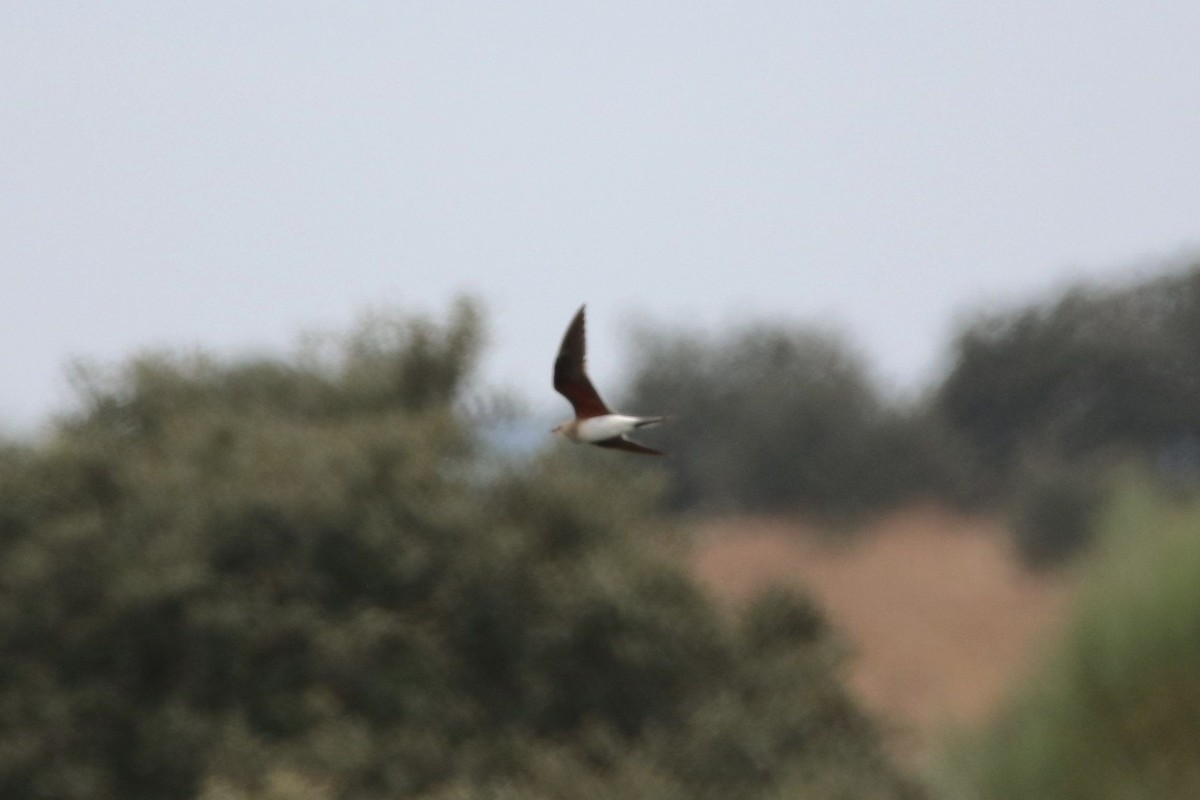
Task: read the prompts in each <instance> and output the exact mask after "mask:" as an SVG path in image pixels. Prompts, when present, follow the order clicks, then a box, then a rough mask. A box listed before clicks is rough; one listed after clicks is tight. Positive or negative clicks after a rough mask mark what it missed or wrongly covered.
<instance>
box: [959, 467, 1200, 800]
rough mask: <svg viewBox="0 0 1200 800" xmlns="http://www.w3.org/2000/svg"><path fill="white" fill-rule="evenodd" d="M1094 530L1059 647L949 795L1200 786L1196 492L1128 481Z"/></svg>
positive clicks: (964, 763)
mask: <svg viewBox="0 0 1200 800" xmlns="http://www.w3.org/2000/svg"><path fill="white" fill-rule="evenodd" d="M1100 541H1101V548H1100V552H1099V553H1098V554H1097V556H1096V558H1095V560H1094V561H1092V562H1091V564H1090V566H1089V568H1088V571H1087V574H1086V575H1085V576H1084V587H1085V588H1084V590H1083V593H1082V596H1081V597H1080V598H1079V603H1078V607H1077V608H1076V609H1075V612H1074V614H1073V618H1072V621H1071V622H1070V624H1069V627H1068V630H1067V632H1066V634H1065V636H1064V637H1063V639H1062V640H1061V641H1060V642H1059V644H1058V646H1057V647H1056V648H1055V650H1054V652H1052V653H1051V654H1049V656H1048V658H1047V660H1046V663H1044V664H1043V665H1042V667H1041V668H1040V669H1039V670H1038V671H1037V672H1036V673H1034V674H1033V675H1032V676H1031V677H1030V679H1029V680H1028V681H1026V683H1025V688H1023V689H1022V690H1021V692H1020V693H1019V695H1018V697H1017V698H1016V699H1015V701H1014V703H1013V705H1012V708H1011V709H1010V710H1009V711H1008V712H1007V713H1005V714H1003V715H1002V716H1001V718H1000V719H998V720H997V721H996V722H995V723H994V724H993V725H991V726H990V727H989V728H988V729H987V730H986V732H984V733H983V734H981V735H980V736H978V737H977V738H976V739H975V740H974V741H973V742H972V743H971V744H970V745H968V746H965V747H964V746H960V747H957V748H955V750H954V751H953V758H951V760H950V761H949V762H948V764H947V767H946V775H945V780H944V784H945V786H944V788H945V792H944V795H945V796H946V797H947V798H961V797H971V798H981V800H987V799H988V798H995V799H996V800H1001V799H1004V800H1007V799H1008V798H1013V797H1020V798H1027V799H1028V800H1040V799H1041V798H1045V800H1063V798H1067V799H1068V800H1069V799H1070V798H1080V800H1082V799H1083V798H1087V800H1127V799H1129V798H1182V797H1200V758H1197V752H1198V751H1197V742H1200V500H1196V499H1192V500H1189V501H1186V502H1181V501H1180V500H1178V499H1172V498H1171V497H1169V496H1167V495H1164V494H1163V493H1162V492H1161V491H1159V490H1156V489H1154V488H1152V487H1151V486H1150V485H1149V484H1147V483H1145V482H1144V481H1137V482H1134V483H1132V484H1128V485H1126V486H1125V487H1124V488H1123V489H1122V490H1121V491H1119V492H1118V493H1117V494H1116V495H1115V496H1114V497H1113V498H1112V501H1111V506H1110V508H1109V509H1108V511H1107V512H1106V514H1105V517H1104V521H1103V524H1102V527H1101V540H1100Z"/></svg>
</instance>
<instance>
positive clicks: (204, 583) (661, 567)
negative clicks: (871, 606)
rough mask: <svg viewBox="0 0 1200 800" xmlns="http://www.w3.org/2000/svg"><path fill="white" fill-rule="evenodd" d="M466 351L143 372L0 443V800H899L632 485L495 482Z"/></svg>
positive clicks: (790, 620) (783, 626)
mask: <svg viewBox="0 0 1200 800" xmlns="http://www.w3.org/2000/svg"><path fill="white" fill-rule="evenodd" d="M480 343H481V323H480V318H479V314H478V311H477V310H476V309H475V308H474V307H473V306H472V305H471V304H469V303H460V304H459V305H458V306H456V307H455V308H454V309H453V310H452V312H451V313H450V315H449V318H448V319H447V321H445V322H444V323H439V322H434V321H431V320H428V319H424V318H399V319H393V318H379V319H376V320H374V321H373V322H371V323H369V324H367V325H365V326H363V327H362V329H360V330H359V331H357V332H356V333H354V334H353V335H351V336H348V337H345V338H344V339H341V340H334V341H327V342H323V343H319V344H318V345H317V346H312V347H309V348H308V349H307V350H305V351H304V352H302V353H301V354H300V355H298V356H295V357H292V358H288V359H259V360H254V361H245V362H236V363H223V362H219V361H216V360H213V359H210V358H207V357H204V356H199V355H196V356H188V357H179V356H174V357H172V356H145V357H141V358H138V359H135V360H133V361H131V362H129V363H128V364H126V365H124V366H123V367H121V368H119V369H116V370H109V371H105V370H90V371H83V372H81V374H80V379H79V385H80V398H81V407H80V409H79V411H78V412H77V413H75V414H74V415H72V416H71V417H69V418H67V419H64V420H62V421H61V422H60V423H59V424H58V425H57V426H56V428H55V430H54V432H53V434H52V435H50V436H49V437H48V438H47V439H45V440H44V441H41V442H38V443H34V444H30V445H23V446H17V445H11V446H5V447H3V448H0V795H2V796H4V797H14V798H15V797H21V798H55V799H56V800H71V799H72V798H79V799H80V800H82V798H88V800H105V799H106V798H113V800H116V799H117V798H119V799H120V800H142V799H145V800H151V799H153V800H171V799H172V798H210V799H213V800H215V798H223V799H227V798H232V799H233V800H237V799H238V798H272V799H274V800H299V798H307V799H309V800H312V799H313V798H318V799H319V798H365V799H366V800H370V798H384V797H387V798H396V797H429V798H471V797H489V798H495V797H514V798H516V797H521V798H536V797H545V798H567V797H579V796H588V797H599V798H604V797H613V798H617V797H620V798H639V797H645V798H649V797H654V798H685V797H686V798H707V797H711V798H727V797H735V796H736V797H750V798H752V797H778V796H781V795H783V794H788V795H790V796H803V797H808V798H834V797H856V798H868V799H870V798H879V799H880V800H882V799H883V798H901V797H914V796H916V791H915V790H914V789H913V788H912V787H911V786H909V785H908V784H907V783H906V782H905V781H904V780H903V779H902V778H901V777H899V776H897V774H896V773H895V772H894V771H893V769H892V768H891V766H890V765H889V764H888V762H887V760H886V758H885V757H884V755H883V754H882V752H881V750H880V747H879V744H878V737H877V734H876V732H875V730H874V729H873V727H872V724H871V722H870V721H869V720H868V719H867V718H865V717H864V716H863V715H862V714H861V713H860V712H859V710H858V709H857V708H856V707H855V705H854V703H853V702H852V700H851V699H850V698H849V697H848V696H847V694H846V692H845V691H844V690H843V688H842V687H841V685H840V683H839V682H838V680H837V674H836V664H837V661H838V648H837V646H836V643H835V642H834V641H833V640H832V638H831V636H830V633H829V631H828V630H827V628H826V627H825V626H824V624H823V622H822V619H821V616H820V614H819V613H818V612H817V611H816V610H815V609H814V607H813V606H812V605H811V604H810V603H809V602H808V601H806V600H804V599H803V598H799V597H796V596H793V595H788V594H769V595H767V596H764V597H763V598H760V599H759V600H758V601H757V602H755V603H753V604H751V605H750V606H749V607H748V608H747V609H746V610H745V612H744V613H742V614H740V615H738V616H736V617H729V616H728V615H724V614H720V613H718V612H717V610H716V609H714V608H713V607H712V606H711V604H710V603H709V602H708V600H706V598H705V597H704V596H703V595H702V594H701V593H700V592H699V590H698V589H697V588H696V587H695V586H694V585H693V584H692V583H691V582H690V581H689V580H688V579H687V578H686V576H684V575H683V574H682V573H681V572H680V571H679V569H678V568H677V567H675V566H674V565H672V564H671V563H669V561H668V560H667V559H666V558H665V557H664V556H663V555H662V553H660V552H659V548H657V547H656V545H655V539H656V537H655V532H656V530H658V528H659V526H660V525H661V523H659V522H656V521H655V518H654V516H653V514H652V513H651V512H650V509H651V508H652V506H653V501H654V496H653V493H654V489H653V486H654V484H655V481H654V480H653V476H652V475H649V474H648V473H644V472H632V473H631V471H630V469H631V468H630V466H629V464H630V462H628V461H621V462H618V461H616V460H613V459H607V460H606V459H605V458H604V456H606V455H610V454H605V453H599V454H593V453H591V452H589V453H587V454H586V455H585V454H583V453H582V452H580V451H571V452H563V451H557V452H556V453H554V454H552V455H549V456H545V457H543V458H540V459H535V460H533V461H532V462H529V463H524V464H517V465H512V464H497V463H495V462H494V461H491V460H490V458H491V457H490V456H488V455H487V454H486V453H485V452H483V450H482V449H481V447H480V443H479V442H480V440H479V431H478V426H477V424H476V423H475V422H474V421H473V420H472V417H471V415H470V414H468V413H467V412H466V411H465V410H464V409H465V408H466V407H468V406H469V405H470V403H471V399H472V392H473V390H472V380H473V373H474V366H475V363H476V360H477V358H478V356H479V349H480ZM773 347H774V348H776V349H773ZM764 348H765V349H763V350H762V351H761V353H760V354H759V355H757V356H756V357H757V358H759V359H760V360H762V363H764V364H769V363H773V360H774V359H783V360H784V361H785V362H788V363H791V360H793V359H797V358H799V356H798V355H797V354H796V353H795V352H794V351H793V350H791V349H789V346H788V344H787V343H786V342H778V343H775V345H770V344H769V343H768V344H765V345H764ZM756 352H757V351H756ZM822 352H823V355H822V356H821V357H822V358H824V359H827V360H828V363H827V364H826V363H825V362H821V364H824V367H823V368H824V369H826V370H827V373H828V374H827V377H826V382H825V384H823V385H822V386H823V389H822V391H824V392H826V393H828V396H829V397H831V398H834V399H835V400H836V401H837V402H836V403H835V404H836V405H843V404H844V405H845V408H843V409H842V411H841V413H842V414H844V415H846V419H848V420H851V421H854V420H859V419H862V418H873V417H874V415H876V414H877V413H878V409H877V407H876V404H875V401H874V400H873V399H872V398H871V397H870V396H869V394H867V393H865V390H864V389H863V387H862V385H861V382H860V380H859V379H858V378H857V377H856V373H855V369H854V368H853V367H852V366H848V365H846V364H844V363H843V362H842V361H840V360H839V358H840V357H839V356H838V354H836V353H835V352H832V351H822ZM801 363H804V364H808V363H809V362H808V361H802V362H801ZM747 369H751V370H752V366H750V365H748V366H747ZM745 375H746V377H745V378H744V379H743V380H748V379H749V378H750V377H752V375H753V372H752V371H751V372H748V373H745ZM782 383H783V385H776V386H774V387H760V388H762V389H763V391H764V392H768V393H769V392H777V393H779V392H782V393H784V394H783V399H785V400H787V399H790V395H788V394H787V392H788V391H790V390H789V388H788V382H787V381H784V382H782ZM752 399H753V398H747V400H752ZM769 399H770V398H769V397H768V398H762V402H765V401H767V400H769ZM712 401H713V399H711V398H706V399H705V400H704V402H712ZM843 401H844V403H843ZM755 402H759V401H755ZM680 411H681V412H683V411H684V409H680ZM725 413H726V415H728V413H729V412H728V410H726V412H725ZM725 418H726V419H727V418H728V416H726V417H725ZM845 424H847V425H849V424H850V423H849V422H847V423H845ZM811 437H812V438H811V439H810V440H808V444H810V445H812V446H817V447H819V446H821V442H820V440H819V437H818V436H817V434H816V433H812V434H811ZM762 441H764V442H767V443H769V442H770V439H769V437H766V438H764V439H762ZM588 455H591V456H594V455H599V456H600V458H594V457H593V458H588V457H586V456H588Z"/></svg>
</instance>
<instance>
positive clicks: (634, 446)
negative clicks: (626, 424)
mask: <svg viewBox="0 0 1200 800" xmlns="http://www.w3.org/2000/svg"><path fill="white" fill-rule="evenodd" d="M592 444H594V445H596V446H598V447H611V448H613V449H614V450H628V451H629V452H631V453H642V454H643V455H648V456H662V455H666V453H664V452H662V451H661V450H654V449H652V448H649V447H646V445H644V444H638V443H637V442H635V441H633V440H632V439H626V438H625V437H624V436H615V437H613V438H612V439H602V440H601V441H599V442H592Z"/></svg>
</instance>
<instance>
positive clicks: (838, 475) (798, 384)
mask: <svg viewBox="0 0 1200 800" xmlns="http://www.w3.org/2000/svg"><path fill="white" fill-rule="evenodd" d="M637 358H638V359H639V361H638V364H637V368H636V370H635V376H634V379H633V381H632V386H631V392H630V397H629V399H628V400H627V401H626V402H625V403H623V407H628V408H630V409H637V410H639V411H644V412H646V413H664V412H665V413H671V414H674V415H675V419H674V420H673V422H672V424H671V425H668V426H666V427H665V428H663V429H662V431H661V433H660V434H658V438H657V439H656V441H658V442H659V443H661V444H662V445H663V446H664V447H665V449H667V450H668V451H669V452H670V454H671V459H670V461H669V463H668V464H667V468H668V469H669V470H670V471H671V485H670V489H669V497H668V500H669V503H670V504H671V506H672V507H673V508H676V509H700V510H707V511H711V510H717V511H794V510H800V511H804V512H807V513H812V514H816V515H818V516H824V517H828V518H833V519H840V518H853V517H854V516H856V515H858V514H861V513H864V512H872V511H878V510H880V509H882V508H886V507H888V506H890V505H892V504H894V503H896V502H897V501H899V500H902V499H909V498H911V497H913V496H914V495H923V494H935V495H939V496H944V497H948V498H949V497H958V496H959V495H960V494H962V492H963V491H965V488H964V487H965V481H964V476H966V475H967V474H968V473H969V470H966V469H955V468H953V467H952V464H954V463H955V459H956V458H957V455H956V453H955V450H954V447H953V446H952V445H951V443H950V441H949V440H948V439H947V438H946V437H944V436H942V435H941V434H940V432H939V431H938V430H937V429H936V428H935V426H934V424H933V423H932V421H931V420H929V419H927V418H926V417H925V415H923V414H922V413H921V412H920V411H914V410H908V409H898V408H896V407H895V406H893V405H891V404H888V403H886V402H885V401H884V400H883V399H882V397H881V396H880V393H879V391H878V389H877V388H876V386H875V384H874V383H873V382H872V380H871V378H870V376H869V374H868V371H867V369H866V367H865V365H864V363H863V361H862V360H861V359H860V358H859V357H858V355H857V354H856V353H854V352H853V351H852V350H851V349H850V348H849V347H847V346H846V345H845V344H844V343H843V342H842V341H841V340H840V339H839V338H838V337H836V336H835V335H833V334H830V333H827V332H823V331H817V330H812V329H807V328H792V327H786V326H770V325H760V326H753V327H746V328H742V329H740V330H732V331H730V332H727V333H724V334H722V335H721V336H719V337H708V338H706V337H703V336H700V335H695V334H691V333H678V332H668V331H662V330H652V329H651V330H645V331H643V332H642V334H641V336H640V337H639V341H638V348H637Z"/></svg>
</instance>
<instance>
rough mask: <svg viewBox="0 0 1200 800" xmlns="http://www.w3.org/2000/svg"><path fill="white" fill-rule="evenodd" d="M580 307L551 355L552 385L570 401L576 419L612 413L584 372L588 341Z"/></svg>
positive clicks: (585, 371)
mask: <svg viewBox="0 0 1200 800" xmlns="http://www.w3.org/2000/svg"><path fill="white" fill-rule="evenodd" d="M583 309H584V306H580V307H579V310H578V311H577V312H575V318H574V319H572V320H571V324H570V325H569V326H568V327H567V332H566V334H565V335H564V336H563V340H562V345H560V346H559V348H558V358H556V359H554V389H555V390H556V391H557V392H558V393H559V394H561V395H562V396H563V397H565V398H567V399H568V400H570V401H571V405H572V406H574V407H575V416H576V418H578V419H587V418H588V417H602V416H604V415H605V414H611V413H612V412H611V411H609V409H608V406H606V405H604V401H603V400H601V399H600V395H599V394H598V393H597V392H596V388H595V387H594V386H592V382H591V380H589V379H588V376H587V343H586V341H585V339H584V330H583Z"/></svg>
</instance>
